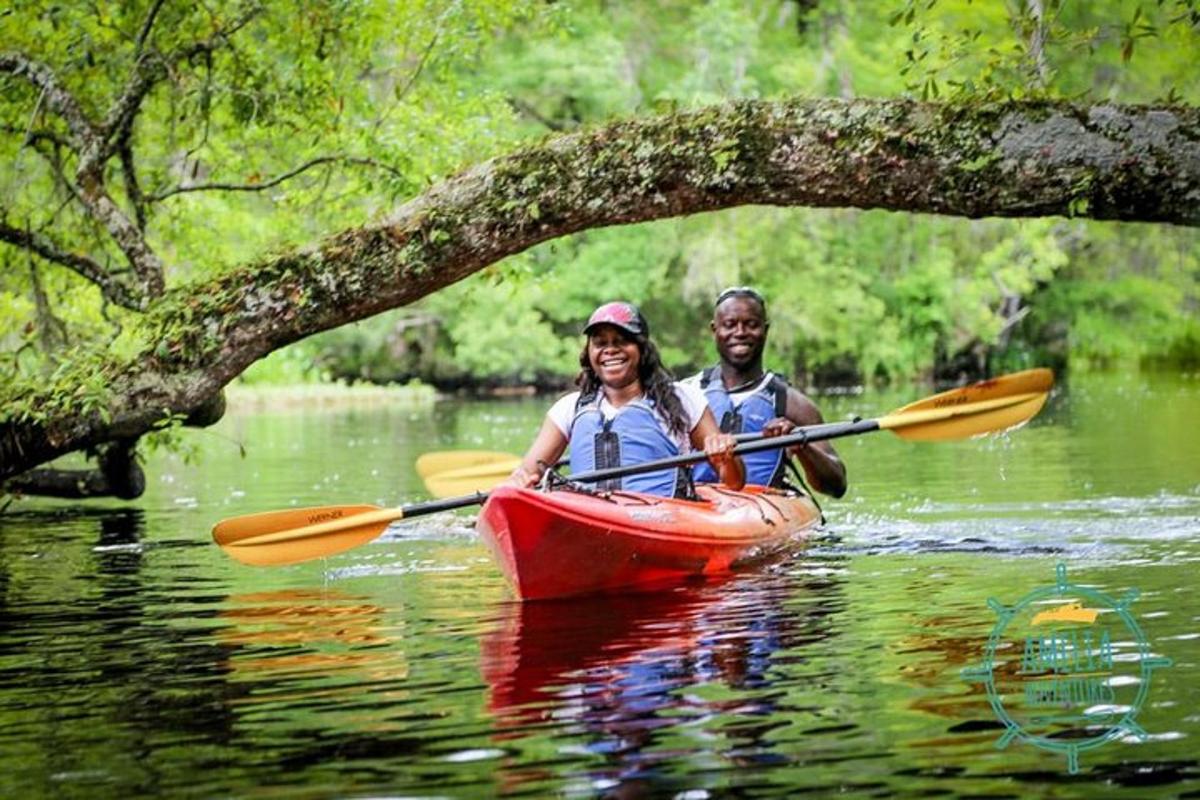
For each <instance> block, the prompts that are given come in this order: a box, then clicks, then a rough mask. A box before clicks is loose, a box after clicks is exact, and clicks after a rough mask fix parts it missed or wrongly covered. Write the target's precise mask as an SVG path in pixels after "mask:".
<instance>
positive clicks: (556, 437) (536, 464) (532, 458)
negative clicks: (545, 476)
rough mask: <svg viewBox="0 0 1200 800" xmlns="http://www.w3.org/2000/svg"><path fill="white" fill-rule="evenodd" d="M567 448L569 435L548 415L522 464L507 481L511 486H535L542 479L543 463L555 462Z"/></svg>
mask: <svg viewBox="0 0 1200 800" xmlns="http://www.w3.org/2000/svg"><path fill="white" fill-rule="evenodd" d="M566 449H567V437H566V436H563V432H562V431H560V430H559V429H558V426H557V425H555V424H554V422H552V421H551V419H550V418H549V417H546V419H545V420H543V422H542V429H541V430H540V431H538V435H537V436H536V437H534V440H533V444H531V445H530V446H529V450H528V452H526V453H525V456H524V457H523V458H522V459H521V464H520V466H518V467H517V468H516V469H514V470H513V472H512V475H510V476H509V477H508V481H507V483H508V484H509V485H511V486H534V485H535V484H537V482H538V481H540V480H541V479H542V473H543V472H544V471H545V469H544V468H543V467H542V465H543V464H554V463H556V462H557V461H558V459H559V458H560V457H562V454H563V451H564V450H566Z"/></svg>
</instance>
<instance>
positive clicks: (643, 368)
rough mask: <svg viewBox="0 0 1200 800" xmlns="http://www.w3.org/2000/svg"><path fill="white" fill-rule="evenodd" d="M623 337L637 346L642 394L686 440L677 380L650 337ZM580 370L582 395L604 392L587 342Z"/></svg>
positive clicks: (686, 428)
mask: <svg viewBox="0 0 1200 800" xmlns="http://www.w3.org/2000/svg"><path fill="white" fill-rule="evenodd" d="M621 335H622V336H624V337H625V338H626V339H628V340H630V341H632V342H633V343H634V344H636V345H637V348H638V354H639V358H638V381H640V382H641V384H642V391H643V392H645V393H646V397H648V398H649V399H650V402H651V403H653V404H654V408H655V409H656V410H657V411H658V413H659V414H661V415H662V418H663V419H664V420H666V422H667V428H668V429H669V430H670V431H671V433H673V434H675V435H676V436H685V437H686V436H687V434H688V419H687V415H686V414H685V413H684V410H683V403H682V402H680V400H679V397H678V396H677V395H676V394H675V378H674V376H672V375H671V373H670V372H668V371H667V368H666V367H664V366H663V363H662V356H660V355H659V354H658V348H657V347H655V346H654V342H652V341H650V339H649V338H648V337H646V336H632V335H630V334H628V333H626V332H625V331H622V332H621ZM579 366H580V367H582V369H581V370H580V371H579V375H578V377H576V378H575V385H576V386H578V387H579V391H580V393H581V394H582V395H584V396H585V397H586V396H588V395H594V394H596V393H597V392H600V391H601V390H602V389H601V383H600V376H599V375H597V374H596V371H595V370H593V369H592V360H591V359H590V358H589V357H588V342H587V341H586V340H585V341H584V343H583V352H581V353H580V354H579Z"/></svg>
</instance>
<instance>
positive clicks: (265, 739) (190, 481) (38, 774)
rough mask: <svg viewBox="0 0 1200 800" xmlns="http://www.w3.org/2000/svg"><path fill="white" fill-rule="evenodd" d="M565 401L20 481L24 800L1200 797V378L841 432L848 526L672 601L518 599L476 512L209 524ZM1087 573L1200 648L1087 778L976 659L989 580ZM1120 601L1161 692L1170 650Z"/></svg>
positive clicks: (347, 418)
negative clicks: (86, 476)
mask: <svg viewBox="0 0 1200 800" xmlns="http://www.w3.org/2000/svg"><path fill="white" fill-rule="evenodd" d="M922 393H923V390H921V389H912V390H907V391H896V392H893V393H891V394H888V395H876V394H864V395H860V396H851V397H838V398H825V399H823V400H822V406H823V408H824V410H825V411H826V416H827V417H828V418H830V419H839V418H844V417H845V416H848V415H852V414H856V413H857V414H861V415H863V416H874V415H877V414H880V413H883V412H886V411H887V410H890V409H892V408H894V407H896V406H899V405H901V404H903V403H904V402H907V401H908V400H911V399H914V398H915V397H916V396H918V395H920V394H922ZM546 405H547V403H546V401H543V400H528V401H507V402H488V403H461V402H455V403H443V404H438V405H436V406H427V407H412V408H401V407H394V408H368V409H341V410H336V409H334V410H309V411H299V410H288V409H281V410H276V411H273V412H271V413H254V414H238V415H231V416H230V417H229V418H228V419H226V420H225V421H223V422H222V423H221V425H220V426H218V427H217V428H216V429H214V430H213V431H208V432H200V433H196V434H195V435H194V436H193V437H191V439H192V441H194V442H195V443H196V446H197V447H198V449H199V450H200V451H201V455H202V460H201V461H200V462H199V463H191V464H189V463H184V462H183V461H182V460H180V458H179V457H178V456H175V455H170V454H164V455H159V456H155V457H153V458H152V460H151V463H150V464H149V469H148V475H149V482H150V488H149V489H148V491H147V494H146V496H145V497H144V498H142V499H141V500H139V501H137V502H135V503H118V502H94V503H87V504H62V503H54V502H49V501H38V502H21V503H17V504H14V505H13V506H11V507H10V508H9V509H8V510H7V512H6V513H4V514H3V515H0V598H2V603H3V616H2V617H0V796H5V797H56V798H57V797H85V796H86V797H89V798H94V797H126V796H134V795H174V796H195V797H269V798H275V797H287V798H324V797H384V796H386V797H491V796H512V797H521V796H525V797H545V796H571V797H576V796H579V797H597V796H600V797H610V796H611V797H640V796H655V797H677V798H704V797H725V796H745V797H799V796H823V795H826V794H835V793H842V794H847V795H849V796H878V797H890V796H906V797H917V796H921V797H924V796H927V795H931V794H940V795H945V796H951V797H968V796H972V797H978V796H986V797H1029V796H1043V797H1045V796H1054V797H1086V798H1092V797H1131V798H1134V797H1137V798H1141V797H1186V796H1193V797H1195V796H1200V764H1198V763H1197V756H1196V752H1197V745H1196V741H1197V736H1198V735H1200V710H1198V705H1200V703H1198V701H1200V688H1197V687H1200V668H1198V667H1197V657H1198V656H1200V600H1197V599H1196V593H1195V592H1194V589H1193V586H1194V584H1193V580H1194V574H1195V573H1194V570H1196V569H1197V566H1196V562H1197V560H1198V559H1200V457H1197V455H1196V453H1197V452H1198V451H1200V434H1198V433H1197V426H1196V424H1195V420H1196V419H1197V418H1200V379H1198V378H1182V379H1181V378H1170V379H1168V378H1148V377H1144V376H1143V377H1137V376H1133V377H1130V376H1123V377H1114V378H1088V379H1086V380H1085V379H1083V378H1078V379H1076V380H1074V381H1073V382H1072V383H1071V384H1070V385H1068V386H1066V387H1063V388H1062V389H1060V390H1056V393H1055V395H1054V396H1053V397H1052V400H1051V403H1050V404H1049V406H1048V407H1047V409H1046V410H1045V411H1044V412H1043V414H1042V415H1041V416H1039V417H1038V418H1037V419H1036V420H1035V421H1034V422H1033V423H1031V424H1030V425H1029V426H1027V427H1026V428H1024V429H1022V430H1020V431H1017V432H1014V433H1012V434H1010V435H1007V436H1003V437H998V438H990V439H981V440H972V441H968V442H961V443H938V444H913V443H906V442H903V441H901V440H899V439H898V438H896V437H894V436H892V435H891V434H888V433H874V434H870V435H865V436H860V437H857V438H854V439H845V440H841V441H839V442H838V443H837V446H838V448H839V450H840V452H841V454H842V455H843V457H844V459H845V461H846V462H847V464H848V466H849V472H850V477H851V487H852V488H851V491H850V493H849V494H848V495H847V497H845V498H844V499H842V500H837V501H832V500H830V501H826V502H825V508H826V512H827V514H828V517H829V525H828V527H827V529H826V530H825V531H824V532H823V533H822V534H821V535H820V536H819V537H817V538H816V539H815V540H814V541H812V542H810V543H809V544H808V545H807V546H805V547H803V548H798V550H797V552H796V553H795V555H794V557H792V558H790V559H786V560H783V561H781V562H779V563H774V564H771V565H767V566H764V567H761V568H759V569H755V570H750V571H747V572H743V573H739V574H737V575H735V576H732V577H730V578H727V579H723V580H715V581H711V582H708V583H700V584H692V585H687V586H682V587H679V588H677V589H675V590H672V591H663V592H658V593H654V594H642V595H630V596H623V597H609V598H593V599H582V600H575V601H569V602H557V603H546V604H526V605H522V604H518V603H513V602H511V601H510V600H509V599H508V595H507V590H506V588H505V586H504V584H503V581H502V578H501V577H500V575H499V573H498V572H497V571H496V569H495V568H494V567H493V566H492V563H491V561H490V559H489V556H488V553H487V552H486V550H485V549H484V548H483V547H482V546H481V545H480V543H479V542H478V541H477V540H476V539H475V537H474V535H473V532H472V529H471V521H472V516H471V514H469V513H463V514H458V515H454V514H445V515H439V516H435V517H428V518H421V519H418V520H413V521H411V522H409V523H406V524H404V525H398V526H394V527H393V528H391V529H390V530H389V531H388V532H387V533H386V534H385V535H384V536H382V537H381V538H380V539H378V540H376V541H375V542H372V543H370V544H367V545H364V546H362V547H359V548H357V549H355V550H352V551H350V552H347V553H345V554H343V555H339V556H336V557H333V558H330V559H328V560H327V561H324V562H314V563H308V564H301V565H296V566H290V567H276V568H262V569H256V568H251V567H246V566H242V565H240V564H237V563H236V562H234V561H232V560H231V559H229V558H228V557H226V556H225V554H224V553H223V552H222V551H221V550H220V548H218V547H216V546H215V545H213V544H212V542H211V539H210V536H209V530H210V528H211V526H212V525H213V523H215V522H216V521H218V520H220V519H223V518H227V517H231V516H236V515H240V514H244V513H250V512H254V511H260V510H267V509H276V508H287V507H290V506H306V505H323V504H332V503H362V502H368V503H376V504H381V505H394V504H397V503H402V502H408V501H415V500H419V499H423V497H424V496H423V495H422V493H421V489H420V486H419V483H418V480H417V478H416V475H415V474H414V472H413V469H412V463H413V460H414V459H415V458H416V456H417V455H419V454H420V453H422V452H424V451H426V450H435V449H447V448H453V447H484V448H488V449H499V450H510V451H519V450H520V449H521V448H522V447H523V446H524V445H525V444H526V443H527V441H528V439H529V437H530V436H531V435H532V433H533V431H534V430H535V429H536V426H537V424H538V422H539V419H540V416H541V414H542V412H543V411H544V409H545V407H546ZM241 447H244V448H245V451H246V454H245V457H244V458H243V457H242V456H241V454H240V448H241ZM1059 564H1063V565H1064V566H1065V568H1066V575H1067V577H1068V580H1069V581H1071V582H1072V583H1075V584H1080V585H1086V586H1088V587H1092V588H1094V589H1095V590H1096V591H1101V592H1104V593H1106V594H1107V595H1109V596H1111V597H1113V598H1124V597H1126V594H1127V593H1128V592H1130V591H1131V590H1134V589H1136V590H1138V592H1139V594H1138V596H1137V599H1136V600H1135V601H1133V602H1132V604H1131V605H1130V606H1129V609H1130V612H1131V613H1132V615H1133V617H1134V618H1135V620H1136V622H1137V624H1138V625H1139V626H1140V627H1141V629H1142V630H1143V631H1144V634H1145V637H1146V639H1147V642H1148V646H1149V649H1148V650H1147V651H1146V654H1149V656H1151V657H1164V658H1169V659H1171V661H1172V665H1171V666H1170V667H1167V668H1163V669H1158V670H1155V671H1154V672H1153V675H1152V678H1151V679H1150V681H1149V683H1148V686H1147V692H1146V697H1145V699H1144V701H1143V702H1142V703H1141V704H1140V705H1141V708H1140V710H1139V711H1138V713H1137V714H1136V723H1137V724H1138V725H1139V726H1141V727H1142V728H1143V729H1144V730H1145V731H1146V733H1147V734H1148V736H1147V737H1146V739H1145V740H1144V741H1140V742H1139V741H1137V740H1136V739H1135V738H1134V737H1132V736H1128V735H1121V736H1120V737H1118V738H1117V740H1115V741H1110V742H1107V743H1105V744H1103V745H1102V746H1099V747H1096V748H1095V749H1089V750H1086V751H1084V752H1082V753H1081V754H1080V759H1079V762H1080V763H1079V772H1078V774H1075V775H1072V774H1070V773H1069V772H1068V770H1067V758H1066V756H1065V755H1064V754H1063V753H1062V752H1054V751H1050V750H1043V749H1039V748H1037V747H1034V746H1032V745H1030V744H1028V743H1025V742H1022V741H1019V740H1016V741H1013V742H1011V743H1010V744H1008V746H1007V747H1006V748H1004V749H998V748H997V747H996V742H997V740H998V739H999V738H1000V737H1001V734H1003V733H1004V728H1003V726H1002V725H1001V723H1000V722H999V721H998V718H997V716H996V713H995V712H994V711H993V709H992V706H991V705H989V702H988V695H987V693H986V691H985V688H984V685H983V684H982V683H980V682H979V681H978V680H970V679H968V677H965V676H964V672H963V670H964V669H970V668H972V667H978V666H979V665H980V664H981V663H982V662H983V660H984V655H985V648H986V645H987V642H988V638H989V635H990V634H991V633H992V631H993V629H994V627H995V626H996V624H997V615H996V614H995V613H994V612H993V610H992V609H991V608H989V607H988V605H987V601H988V599H989V598H995V599H997V600H999V601H1000V602H1001V603H1004V604H1008V605H1012V604H1015V603H1016V602H1017V601H1018V600H1019V599H1021V597H1022V596H1023V595H1025V594H1027V593H1028V592H1030V591H1032V590H1034V589H1036V588H1038V587H1041V586H1046V585H1054V584H1055V581H1056V567H1057V565H1059ZM579 568H580V569H586V565H584V564H581V565H579ZM1116 616H1117V615H1116V614H1115V613H1113V612H1108V613H1107V614H1106V615H1105V616H1104V619H1106V620H1109V621H1110V624H1109V625H1108V627H1109V628H1112V629H1113V630H1114V631H1115V633H1114V637H1113V643H1112V652H1113V653H1114V660H1115V668H1114V672H1116V671H1119V670H1121V669H1124V670H1125V673H1126V674H1123V675H1121V676H1119V679H1115V678H1114V679H1111V681H1110V682H1111V683H1112V684H1113V685H1114V687H1115V688H1114V690H1113V691H1114V692H1115V693H1116V694H1117V695H1118V698H1117V703H1118V705H1120V704H1122V703H1124V704H1126V705H1128V699H1129V698H1130V697H1132V696H1133V695H1134V692H1133V690H1132V688H1129V687H1130V686H1132V687H1133V688H1137V686H1138V683H1139V681H1140V680H1141V679H1140V678H1139V677H1137V676H1136V675H1133V674H1132V673H1130V670H1135V669H1136V668H1137V666H1138V664H1139V663H1140V659H1139V650H1138V648H1137V646H1136V642H1134V641H1132V638H1131V636H1129V635H1124V634H1122V632H1121V631H1120V629H1119V626H1117V627H1114V626H1113V624H1111V623H1112V621H1113V620H1116ZM1143 655H1144V654H1143ZM1131 681H1132V682H1133V683H1132V684H1130V682H1131ZM1007 707H1008V706H1006V708H1007ZM1023 721H1027V720H1023Z"/></svg>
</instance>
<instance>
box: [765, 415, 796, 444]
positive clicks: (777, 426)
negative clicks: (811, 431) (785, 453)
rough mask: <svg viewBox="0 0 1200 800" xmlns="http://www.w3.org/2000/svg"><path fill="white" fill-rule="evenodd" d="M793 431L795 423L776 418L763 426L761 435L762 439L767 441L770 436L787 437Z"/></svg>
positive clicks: (783, 418)
mask: <svg viewBox="0 0 1200 800" xmlns="http://www.w3.org/2000/svg"><path fill="white" fill-rule="evenodd" d="M795 429H796V423H794V422H792V421H791V420H790V419H788V418H787V417H776V418H775V419H773V420H770V421H769V422H767V424H765V425H763V429H762V434H763V437H764V438H767V439H769V438H771V437H772V436H787V435H788V434H789V433H791V432H792V431H794V430H795Z"/></svg>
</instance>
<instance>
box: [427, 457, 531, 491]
mask: <svg viewBox="0 0 1200 800" xmlns="http://www.w3.org/2000/svg"><path fill="white" fill-rule="evenodd" d="M501 455H503V454H501ZM520 463H521V459H519V458H517V457H516V456H513V455H509V456H505V459H504V460H503V461H500V460H497V461H493V462H492V463H489V464H480V465H478V466H473V467H463V468H461V469H454V470H449V471H447V472H439V473H435V474H431V475H423V476H422V478H423V479H424V482H425V488H426V489H427V490H429V493H430V494H431V495H433V496H434V497H439V498H441V497H456V496H458V495H460V494H471V493H472V492H489V491H491V490H492V489H494V488H496V487H497V486H499V485H500V484H501V483H502V482H503V481H504V480H505V479H506V478H507V477H508V476H509V475H511V474H512V471H513V470H514V469H516V468H517V466H518V465H519V464H520Z"/></svg>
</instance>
